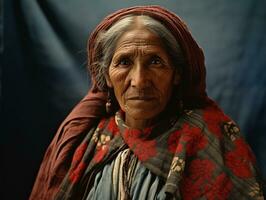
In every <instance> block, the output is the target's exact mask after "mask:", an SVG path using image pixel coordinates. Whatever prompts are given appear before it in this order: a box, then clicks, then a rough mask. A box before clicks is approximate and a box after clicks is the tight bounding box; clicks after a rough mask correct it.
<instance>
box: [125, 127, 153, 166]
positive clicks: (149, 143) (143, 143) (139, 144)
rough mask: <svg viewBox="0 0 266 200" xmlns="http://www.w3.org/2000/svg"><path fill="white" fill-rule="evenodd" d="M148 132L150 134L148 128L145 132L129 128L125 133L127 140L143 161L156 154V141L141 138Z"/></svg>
mask: <svg viewBox="0 0 266 200" xmlns="http://www.w3.org/2000/svg"><path fill="white" fill-rule="evenodd" d="M146 134H148V129H147V130H146V131H144V132H141V131H139V130H130V129H127V130H125V133H124V139H125V142H126V143H127V144H128V146H129V147H130V149H132V150H133V151H134V153H135V154H136V156H137V157H138V158H139V160H141V161H145V160H147V159H149V158H150V157H153V156H155V155H156V141H155V140H145V139H144V138H141V137H142V136H143V137H144V136H145V135H146Z"/></svg>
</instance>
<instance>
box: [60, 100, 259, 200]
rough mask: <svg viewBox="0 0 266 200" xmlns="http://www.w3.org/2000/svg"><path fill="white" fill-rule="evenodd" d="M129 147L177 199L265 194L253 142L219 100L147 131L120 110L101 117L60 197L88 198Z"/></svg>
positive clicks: (75, 160)
mask: <svg viewBox="0 0 266 200" xmlns="http://www.w3.org/2000/svg"><path fill="white" fill-rule="evenodd" d="M126 148H129V149H130V150H131V151H132V152H133V153H134V155H135V156H136V157H137V158H138V160H139V161H140V162H141V164H142V165H143V166H145V167H146V168H147V169H148V170H149V171H150V172H151V173H153V174H155V175H156V176H158V177H160V179H162V180H163V181H164V182H165V186H164V190H165V194H166V195H168V196H172V197H174V198H176V199H185V200H189V199H202V198H203V199H204V198H205V199H263V195H262V190H261V185H260V182H259V180H258V177H257V172H256V168H255V167H254V166H255V158H254V156H253V154H252V152H251V150H250V148H249V146H248V145H247V144H246V143H245V141H244V140H243V138H242V137H241V136H240V133H239V128H238V127H237V125H236V124H235V123H234V122H233V121H232V120H230V119H229V118H228V117H227V116H226V115H224V114H223V112H222V111H220V110H219V108H218V107H216V106H215V105H212V106H209V107H207V108H205V109H204V110H200V109H198V110H189V111H188V110H186V111H185V112H184V113H182V114H181V115H177V116H173V117H170V118H167V119H164V120H161V121H160V122H159V123H158V124H156V125H154V126H153V127H150V128H146V129H145V130H137V129H131V128H129V127H127V126H126V125H125V124H124V121H123V115H122V113H121V112H117V113H116V116H113V117H110V118H104V119H102V120H101V121H100V122H99V124H98V126H97V128H94V129H91V131H90V132H89V133H88V134H87V136H86V138H85V139H84V141H83V142H82V144H81V145H80V146H79V147H78V148H77V150H76V152H75V154H74V157H73V161H72V166H71V167H70V170H69V172H68V174H67V176H66V178H65V179H64V181H63V184H62V186H61V188H60V192H59V193H58V194H57V199H86V197H87V195H88V192H89V191H90V190H91V188H93V184H94V181H95V176H96V175H97V173H99V172H102V170H103V169H104V167H105V166H106V165H107V164H110V163H111V162H112V161H113V160H114V159H115V158H116V157H117V155H118V154H119V152H121V151H123V150H125V149H126ZM122 184H124V183H122ZM107 187H109V186H107ZM129 190H130V188H129ZM130 198H131V197H128V199H130ZM125 199H127V198H125Z"/></svg>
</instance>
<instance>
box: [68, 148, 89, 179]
mask: <svg viewBox="0 0 266 200" xmlns="http://www.w3.org/2000/svg"><path fill="white" fill-rule="evenodd" d="M87 146H88V144H87V143H82V144H81V145H79V146H78V148H77V150H76V151H75V153H74V156H73V159H72V163H71V168H72V169H71V170H70V172H69V179H70V181H71V182H73V183H76V182H77V181H78V180H79V178H80V177H81V175H82V174H83V172H84V170H85V168H86V164H85V163H84V162H81V159H82V158H83V156H84V154H85V151H86V149H87Z"/></svg>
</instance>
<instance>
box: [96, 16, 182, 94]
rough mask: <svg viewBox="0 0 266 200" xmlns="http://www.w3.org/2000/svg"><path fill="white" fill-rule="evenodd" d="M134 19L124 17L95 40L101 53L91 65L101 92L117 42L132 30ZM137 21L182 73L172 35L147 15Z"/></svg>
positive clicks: (175, 41)
mask: <svg viewBox="0 0 266 200" xmlns="http://www.w3.org/2000/svg"><path fill="white" fill-rule="evenodd" d="M135 17H136V15H127V16H125V17H124V18H122V19H121V20H119V21H117V22H116V23H115V24H114V25H112V26H111V28H109V29H108V30H107V31H105V32H101V33H100V35H99V36H98V38H97V40H96V44H95V46H96V48H98V47H99V46H100V49H101V50H102V52H100V54H101V55H100V56H99V55H98V56H99V59H98V61H97V62H95V63H93V65H94V67H95V69H97V73H96V74H97V75H96V77H95V79H96V83H97V86H98V87H99V89H101V90H105V89H106V88H107V84H106V80H105V75H106V74H107V72H108V68H109V65H110V63H111V61H112V58H113V55H114V53H115V48H116V44H117V41H118V40H119V38H120V37H121V36H122V35H123V34H124V33H125V32H126V31H128V30H130V29H132V25H134V23H135ZM139 19H140V21H141V23H142V24H143V26H144V27H146V28H147V29H148V30H149V31H151V32H153V33H154V34H156V35H157V36H158V37H159V38H160V39H161V40H162V42H163V44H164V45H165V49H166V51H167V53H168V55H169V56H170V59H171V61H172V64H173V66H174V67H175V69H177V70H178V71H179V73H182V69H183V67H184V65H185V58H184V55H183V52H182V50H181V47H180V45H179V43H178V42H177V40H176V39H175V37H174V36H173V35H172V33H171V32H170V31H169V30H168V29H167V28H166V27H165V26H164V25H163V24H161V23H160V22H159V21H157V20H155V19H153V18H151V17H149V16H147V15H140V16H139Z"/></svg>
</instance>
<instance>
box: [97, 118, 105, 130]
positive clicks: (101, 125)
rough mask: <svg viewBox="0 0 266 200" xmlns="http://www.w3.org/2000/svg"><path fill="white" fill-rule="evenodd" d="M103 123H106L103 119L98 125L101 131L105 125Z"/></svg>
mask: <svg viewBox="0 0 266 200" xmlns="http://www.w3.org/2000/svg"><path fill="white" fill-rule="evenodd" d="M105 122H106V119H105V118H103V119H102V120H101V121H100V122H99V124H98V128H99V129H103V128H104V125H105Z"/></svg>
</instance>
